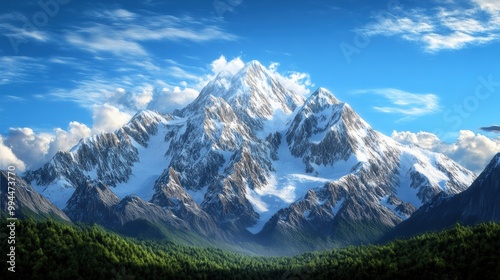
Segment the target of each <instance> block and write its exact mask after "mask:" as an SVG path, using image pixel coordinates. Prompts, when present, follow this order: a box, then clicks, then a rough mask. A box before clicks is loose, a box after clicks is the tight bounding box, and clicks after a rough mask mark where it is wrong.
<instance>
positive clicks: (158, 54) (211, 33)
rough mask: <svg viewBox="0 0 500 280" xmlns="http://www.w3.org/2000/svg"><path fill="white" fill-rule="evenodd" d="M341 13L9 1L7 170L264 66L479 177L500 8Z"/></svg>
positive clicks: (4, 64) (2, 45) (474, 0)
mask: <svg viewBox="0 0 500 280" xmlns="http://www.w3.org/2000/svg"><path fill="white" fill-rule="evenodd" d="M332 2H333V1H272V2H271V1H260V0H254V1H250V0H217V1H167V2H165V1H154V0H150V1H144V3H140V4H139V3H136V2H133V1H120V2H117V1H75V0H47V1H44V0H41V1H3V2H2V6H1V7H0V31H1V32H0V34H1V36H0V69H1V73H2V76H1V77H0V95H1V99H0V114H1V116H2V117H1V119H0V168H5V167H6V166H8V165H9V164H15V165H18V166H19V169H20V170H25V169H29V168H36V167H38V166H40V164H42V163H43V162H46V161H47V160H49V159H50V158H51V157H52V156H53V154H54V153H55V152H56V151H58V150H67V149H69V148H71V146H73V145H74V144H76V143H77V142H78V140H79V139H80V138H82V137H87V136H88V135H90V134H92V133H99V132H102V131H112V130H113V129H116V128H117V127H119V126H120V125H122V124H123V123H125V122H126V121H127V120H128V119H129V118H130V117H131V116H132V115H133V114H134V113H135V112H136V111H137V110H140V109H153V110H157V111H160V112H169V111H171V110H173V109H175V108H180V107H183V106H185V105H186V104H187V103H189V102H190V101H191V100H193V99H194V98H195V97H196V95H197V93H198V92H199V90H200V89H201V88H202V87H203V85H204V84H205V83H206V82H207V81H208V80H209V79H210V78H213V77H214V75H215V74H216V73H217V72H218V71H220V70H222V69H226V68H233V69H237V68H238V67H241V65H242V64H243V63H245V62H248V61H251V60H259V61H260V62H261V63H262V64H263V65H265V66H267V67H271V69H273V71H275V72H276V74H277V75H280V76H282V77H283V79H284V80H286V81H287V82H288V83H289V86H290V87H295V88H297V89H299V90H301V91H304V94H307V92H311V91H314V90H315V89H316V88H317V87H320V86H321V87H325V88H327V89H329V90H330V91H332V92H333V93H334V94H335V95H336V96H337V97H338V98H339V99H341V100H342V101H345V102H347V103H349V104H350V105H351V106H352V107H353V108H354V109H355V110H356V111H357V112H358V113H359V114H360V115H361V116H362V117H363V118H364V119H365V120H366V121H367V122H368V123H370V124H371V125H372V127H373V128H375V129H377V130H379V131H381V132H382V133H384V134H386V135H388V136H391V137H393V138H394V139H396V140H398V141H401V142H403V143H414V144H418V145H420V146H422V147H425V148H428V149H430V150H434V151H438V152H443V153H445V154H447V155H448V156H450V157H452V158H453V159H455V160H457V161H458V162H460V163H462V164H463V165H464V166H466V167H468V168H470V169H471V170H473V171H476V172H479V171H480V170H481V169H482V168H483V167H484V165H485V164H486V163H487V161H488V160H489V159H490V158H491V157H492V156H493V155H494V154H495V153H496V152H499V151H500V139H499V137H498V134H497V132H498V131H499V129H498V127H495V125H498V124H500V120H498V114H497V108H498V105H499V104H500V64H499V63H498V61H500V52H499V49H500V1H498V0H468V1H458V0H457V1H455V0H449V1H426V2H425V3H419V2H420V1H392V0H391V1H355V0H352V1H337V2H338V3H332ZM374 2H376V3H374ZM481 128H485V129H481Z"/></svg>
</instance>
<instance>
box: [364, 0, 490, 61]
mask: <svg viewBox="0 0 500 280" xmlns="http://www.w3.org/2000/svg"><path fill="white" fill-rule="evenodd" d="M440 4H441V6H440V7H437V8H432V9H422V8H413V9H410V8H408V9H403V8H401V9H397V10H396V12H395V13H393V14H391V13H385V14H378V15H376V16H375V17H374V21H373V22H371V23H369V24H367V25H365V26H363V27H362V28H359V29H358V30H357V31H358V32H361V33H363V34H365V35H367V36H386V37H390V36H395V37H400V38H401V39H403V40H406V41H410V42H414V43H417V44H421V45H422V47H423V49H424V50H425V51H427V52H431V53H434V52H439V51H442V50H458V49H462V48H465V47H467V46H471V45H482V44H486V43H490V42H495V41H499V40H500V2H499V1H496V0H472V1H471V2H470V3H468V4H464V5H465V6H460V7H458V6H457V5H456V4H455V3H444V2H442V3H440Z"/></svg>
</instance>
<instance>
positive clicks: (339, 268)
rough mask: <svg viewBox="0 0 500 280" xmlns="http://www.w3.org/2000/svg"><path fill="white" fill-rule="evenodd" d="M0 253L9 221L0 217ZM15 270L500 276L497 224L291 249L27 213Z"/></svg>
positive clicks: (93, 274)
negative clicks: (156, 236) (130, 234)
mask: <svg viewBox="0 0 500 280" xmlns="http://www.w3.org/2000/svg"><path fill="white" fill-rule="evenodd" d="M1 224H2V229H3V230H2V231H1V240H2V241H1V242H2V244H1V245H0V246H1V248H2V256H3V258H4V259H5V258H6V253H4V252H8V250H9V248H10V246H11V245H9V244H7V241H6V240H7V234H8V231H7V227H6V224H5V222H1ZM15 246H16V268H15V270H16V272H15V273H12V272H10V271H7V268H8V266H9V265H8V264H7V262H6V261H5V260H4V261H2V275H3V276H2V277H1V278H2V279H116V280H118V279H130V280H131V279H134V280H138V279H500V225H499V224H496V223H488V224H481V225H478V226H475V227H463V226H460V225H457V226H455V227H454V228H452V229H450V230H447V231H443V232H440V233H433V234H425V235H422V236H419V237H415V238H412V239H409V240H398V241H393V242H391V243H388V244H385V245H377V246H375V245H371V246H359V247H349V248H344V249H337V250H331V251H325V252H316V253H307V254H302V255H299V256H295V257H250V256H244V255H241V254H237V253H233V252H229V251H224V250H220V249H216V248H197V247H190V246H185V245H176V244H173V243H169V242H158V241H138V240H134V239H131V238H125V237H122V236H120V235H117V234H114V233H110V232H107V231H106V230H104V229H102V228H100V227H98V226H73V225H63V224H60V223H57V222H54V221H43V222H36V221H34V220H25V221H22V222H18V223H17V226H16V244H15Z"/></svg>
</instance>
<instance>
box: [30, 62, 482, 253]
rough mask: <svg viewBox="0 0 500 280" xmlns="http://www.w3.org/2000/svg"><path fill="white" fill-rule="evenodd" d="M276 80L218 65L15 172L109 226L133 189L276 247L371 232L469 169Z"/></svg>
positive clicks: (375, 234) (238, 237) (460, 183)
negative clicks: (107, 128) (167, 106)
mask: <svg viewBox="0 0 500 280" xmlns="http://www.w3.org/2000/svg"><path fill="white" fill-rule="evenodd" d="M279 80H280V79H279V78H278V77H277V76H276V75H275V74H274V73H272V72H271V71H269V70H268V69H266V68H265V67H263V66H262V65H261V64H260V63H259V62H257V61H253V62H250V63H248V64H247V65H245V67H244V68H243V69H241V70H240V71H239V72H238V73H236V74H234V75H232V74H230V73H227V72H221V73H220V74H219V75H218V76H217V77H216V78H215V79H214V80H213V81H211V82H209V83H208V84H207V85H206V87H205V88H204V89H203V90H202V91H201V92H200V94H199V96H198V97H197V98H196V99H195V100H194V101H193V102H192V103H191V104H189V105H188V106H186V107H185V108H184V109H182V110H178V111H176V112H174V113H173V114H170V115H168V114H167V115H163V114H159V113H157V112H152V111H141V112H138V113H137V114H136V115H135V116H134V117H133V118H132V120H131V121H130V122H129V123H128V124H127V125H125V126H124V127H122V128H121V129H118V130H117V131H115V132H113V133H102V134H99V135H95V136H92V137H90V138H87V139H83V140H82V141H80V143H79V144H78V145H76V146H75V147H74V148H73V149H72V150H71V151H69V152H64V151H62V152H59V153H58V154H56V155H55V156H54V158H53V159H52V160H51V161H50V162H48V163H47V164H45V165H44V166H43V167H41V168H40V169H38V170H33V171H28V172H27V173H26V174H25V178H26V180H27V181H29V182H31V183H32V184H33V186H34V188H35V189H37V190H38V191H39V192H41V193H42V194H43V195H44V196H46V197H48V198H49V199H51V200H52V201H53V202H54V203H55V204H56V205H58V206H59V207H60V208H66V211H67V212H68V211H69V212H68V213H69V216H71V217H77V219H78V220H85V221H93V222H101V223H104V224H107V225H108V226H109V223H108V222H103V221H109V217H110V216H109V215H111V216H113V215H121V214H120V213H119V212H120V211H122V210H120V209H121V208H118V207H116V206H115V205H117V204H116V202H117V201H120V200H121V201H123V200H124V199H125V198H126V197H130V196H132V195H135V198H136V200H139V199H140V200H141V201H142V202H141V204H144V203H146V202H147V203H150V204H151V205H152V206H151V205H150V206H151V207H153V206H156V207H159V208H160V209H163V211H167V212H166V213H163V214H162V213H159V212H157V211H154V212H155V213H156V214H158V215H160V216H161V215H167V213H168V215H172V217H173V218H172V220H170V219H168V221H166V220H164V221H163V223H165V224H167V225H168V226H173V227H175V226H177V224H179V225H180V224H182V223H180V222H179V221H184V222H185V223H186V224H188V228H189V229H191V230H195V231H196V232H198V233H200V234H202V235H213V236H216V237H217V236H220V235H221V232H222V233H224V234H226V235H227V236H229V238H230V239H231V240H233V241H252V240H253V241H255V242H258V243H261V244H265V245H269V246H276V247H280V248H281V249H282V252H291V251H293V252H298V251H303V250H310V249H312V248H316V247H317V246H320V247H321V246H325V247H330V246H335V245H344V244H355V243H363V242H369V241H372V240H376V239H377V238H379V237H380V236H381V235H382V234H383V233H385V232H387V231H388V230H390V229H391V228H393V227H394V226H396V225H397V224H398V223H400V222H401V221H403V220H404V219H406V218H407V217H409V216H410V215H411V214H412V213H413V212H414V211H415V210H416V209H417V208H419V207H420V206H421V205H422V204H424V203H427V202H429V201H430V200H432V198H433V197H434V196H435V195H437V194H438V193H440V192H444V193H446V194H457V193H460V192H462V191H464V190H465V189H466V188H467V187H468V186H469V185H470V184H471V183H472V181H473V180H474V179H475V176H474V174H473V173H471V172H470V171H468V170H466V169H465V168H463V167H461V166H460V165H458V164H456V163H455V162H453V161H452V160H451V159H449V158H447V157H446V156H444V155H442V154H436V153H432V152H429V151H424V150H422V149H420V148H418V147H414V146H404V145H401V144H399V143H397V142H395V141H394V140H392V139H391V138H389V137H387V136H385V135H382V134H381V133H379V132H377V131H375V130H373V129H372V128H371V127H370V125H369V124H367V123H366V122H365V121H364V120H363V119H362V118H361V117H360V116H359V115H358V114H357V113H356V112H355V111H354V110H353V109H352V108H351V107H350V106H349V105H348V104H346V103H344V102H341V101H340V100H338V99H337V98H336V97H335V96H334V95H333V94H332V93H331V92H329V91H328V90H326V89H324V88H320V89H318V90H317V91H315V92H314V93H312V94H311V95H310V96H309V97H308V98H305V97H304V96H302V95H300V94H297V93H295V92H293V91H291V90H289V89H287V88H286V87H285V86H283V85H282V84H281V83H280V81H279ZM89 182H91V183H90V184H91V185H93V186H92V187H91V188H90V189H89V186H88V184H89ZM92 182H94V183H92ZM96 182H97V183H96ZM101 184H102V185H104V186H106V187H103V186H101ZM75 190H76V191H75ZM86 201H88V203H87V202H86ZM120 203H121V202H120ZM91 205H93V206H92V207H94V206H95V210H92V209H88V207H90V206H91ZM148 207H149V206H148ZM141 211H142V210H141ZM141 211H139V212H141ZM142 212H143V213H146V212H147V211H146V212H144V211H142ZM148 213H149V212H148ZM153 216H154V215H153ZM106 217H108V218H106ZM132 217H134V216H133V215H132ZM141 218H144V217H143V216H141ZM112 220H116V219H112ZM174 221H176V222H175V223H174ZM281 249H280V250H281ZM289 250H291V251H289ZM294 250H295V251H294Z"/></svg>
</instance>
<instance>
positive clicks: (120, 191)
mask: <svg viewBox="0 0 500 280" xmlns="http://www.w3.org/2000/svg"><path fill="white" fill-rule="evenodd" d="M172 122H175V123H178V122H179V121H178V120H176V121H170V122H168V124H171V123H172ZM166 133H167V128H166V127H165V124H164V123H160V124H159V127H158V133H157V134H156V135H152V136H151V137H150V139H149V142H148V147H147V148H145V147H143V146H142V145H140V144H139V143H137V142H135V141H134V140H133V139H132V138H131V140H132V144H133V146H134V147H135V148H136V149H137V150H138V152H139V162H136V163H135V164H134V166H133V167H132V175H131V176H130V178H129V180H128V181H127V182H124V183H120V184H117V185H116V187H114V188H111V190H112V191H113V192H114V193H115V194H116V195H117V196H118V197H119V198H120V199H123V198H124V197H126V196H127V195H132V194H135V195H137V196H138V197H140V198H141V199H143V200H144V201H150V200H151V198H152V197H153V195H154V184H155V181H156V179H158V177H160V175H161V174H162V173H163V171H164V170H165V168H167V167H168V165H169V159H167V158H166V157H165V156H164V154H165V152H166V150H165V147H166V145H165V144H166V143H165V140H164V138H165V134H166Z"/></svg>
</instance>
